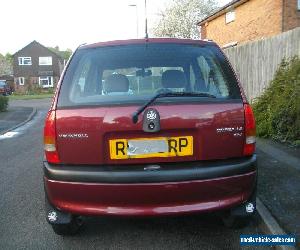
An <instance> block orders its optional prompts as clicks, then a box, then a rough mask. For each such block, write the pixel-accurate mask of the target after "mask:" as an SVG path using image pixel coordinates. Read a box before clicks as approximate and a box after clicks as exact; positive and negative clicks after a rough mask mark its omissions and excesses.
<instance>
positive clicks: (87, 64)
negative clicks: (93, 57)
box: [70, 59, 91, 99]
mask: <svg viewBox="0 0 300 250" xmlns="http://www.w3.org/2000/svg"><path fill="white" fill-rule="evenodd" d="M77 69H80V70H77V71H76V72H75V74H74V78H73V82H74V84H73V86H72V89H71V92H70V94H71V95H70V96H71V97H72V98H75V99H76V98H78V97H80V96H82V94H83V93H84V92H85V89H86V88H87V86H86V84H87V82H88V81H87V77H88V74H89V71H90V69H91V61H90V60H86V59H83V60H81V62H79V67H78V68H77Z"/></svg>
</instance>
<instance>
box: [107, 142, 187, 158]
mask: <svg viewBox="0 0 300 250" xmlns="http://www.w3.org/2000/svg"><path fill="white" fill-rule="evenodd" d="M109 150H110V158H111V159H112V160H119V159H129V158H150V157H176V156H189V155H193V136H178V137H155V138H135V139H114V140H109Z"/></svg>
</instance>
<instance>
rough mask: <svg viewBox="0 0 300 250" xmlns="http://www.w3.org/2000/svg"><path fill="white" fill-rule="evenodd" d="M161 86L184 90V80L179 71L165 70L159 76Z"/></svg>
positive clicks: (182, 74)
mask: <svg viewBox="0 0 300 250" xmlns="http://www.w3.org/2000/svg"><path fill="white" fill-rule="evenodd" d="M161 84H162V86H163V87H164V88H184V87H186V78H185V75H184V73H183V72H182V71H180V70H166V71H165V72H163V74H162V76H161Z"/></svg>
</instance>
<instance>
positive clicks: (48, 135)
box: [44, 110, 60, 163]
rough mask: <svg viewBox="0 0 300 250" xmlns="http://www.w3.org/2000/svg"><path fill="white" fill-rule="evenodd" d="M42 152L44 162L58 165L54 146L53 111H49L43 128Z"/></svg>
mask: <svg viewBox="0 0 300 250" xmlns="http://www.w3.org/2000/svg"><path fill="white" fill-rule="evenodd" d="M44 150H45V156H46V160H47V161H48V162H49V163H59V162H60V160H59V157H58V152H57V146H56V127H55V111H54V110H50V111H49V112H48V114H47V117H46V121H45V127H44Z"/></svg>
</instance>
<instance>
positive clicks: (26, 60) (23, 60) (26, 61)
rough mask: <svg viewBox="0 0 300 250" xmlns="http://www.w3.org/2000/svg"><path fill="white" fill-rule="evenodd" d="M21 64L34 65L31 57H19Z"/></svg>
mask: <svg viewBox="0 0 300 250" xmlns="http://www.w3.org/2000/svg"><path fill="white" fill-rule="evenodd" d="M18 60H19V65H32V63H31V57H18Z"/></svg>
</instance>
